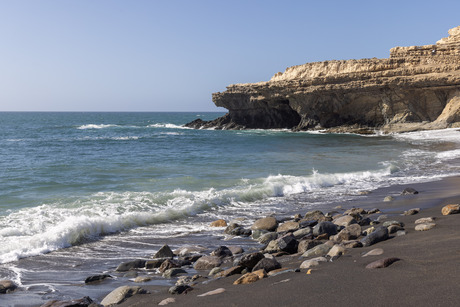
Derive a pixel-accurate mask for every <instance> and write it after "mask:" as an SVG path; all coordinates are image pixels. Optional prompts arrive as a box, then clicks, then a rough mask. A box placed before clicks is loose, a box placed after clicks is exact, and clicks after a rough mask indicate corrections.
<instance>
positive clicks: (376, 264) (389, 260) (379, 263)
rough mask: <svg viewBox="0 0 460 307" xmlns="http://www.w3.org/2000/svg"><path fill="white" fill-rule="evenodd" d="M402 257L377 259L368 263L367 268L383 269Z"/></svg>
mask: <svg viewBox="0 0 460 307" xmlns="http://www.w3.org/2000/svg"><path fill="white" fill-rule="evenodd" d="M399 260H401V259H399V258H384V259H379V260H377V261H374V262H371V263H369V264H368V265H366V269H381V268H386V267H387V266H389V265H391V264H393V263H395V262H396V261H399Z"/></svg>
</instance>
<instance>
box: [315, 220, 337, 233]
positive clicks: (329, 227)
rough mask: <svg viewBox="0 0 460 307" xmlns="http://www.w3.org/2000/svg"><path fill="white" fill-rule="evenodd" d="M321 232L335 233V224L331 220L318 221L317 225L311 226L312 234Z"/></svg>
mask: <svg viewBox="0 0 460 307" xmlns="http://www.w3.org/2000/svg"><path fill="white" fill-rule="evenodd" d="M322 234H328V235H329V236H333V235H335V234H337V225H335V224H334V223H332V222H327V221H325V222H320V223H319V224H318V225H316V226H315V227H313V235H314V236H319V235H322Z"/></svg>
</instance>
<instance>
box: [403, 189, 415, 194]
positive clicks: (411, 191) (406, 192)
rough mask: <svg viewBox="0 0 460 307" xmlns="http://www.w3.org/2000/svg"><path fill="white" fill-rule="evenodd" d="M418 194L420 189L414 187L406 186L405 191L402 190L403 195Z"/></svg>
mask: <svg viewBox="0 0 460 307" xmlns="http://www.w3.org/2000/svg"><path fill="white" fill-rule="evenodd" d="M414 194H418V191H417V190H415V189H413V188H405V189H404V191H402V193H401V195H414Z"/></svg>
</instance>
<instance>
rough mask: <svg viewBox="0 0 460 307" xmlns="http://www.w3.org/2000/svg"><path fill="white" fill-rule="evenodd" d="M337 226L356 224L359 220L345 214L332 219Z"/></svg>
mask: <svg viewBox="0 0 460 307" xmlns="http://www.w3.org/2000/svg"><path fill="white" fill-rule="evenodd" d="M332 222H333V223H334V224H336V225H337V226H349V225H351V224H356V223H357V221H356V220H355V219H354V218H353V217H352V216H351V215H344V216H341V217H339V218H336V219H335V220H333V221H332Z"/></svg>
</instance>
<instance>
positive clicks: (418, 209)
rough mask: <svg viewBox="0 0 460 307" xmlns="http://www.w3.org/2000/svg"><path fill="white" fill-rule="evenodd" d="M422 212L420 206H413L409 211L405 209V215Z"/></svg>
mask: <svg viewBox="0 0 460 307" xmlns="http://www.w3.org/2000/svg"><path fill="white" fill-rule="evenodd" d="M419 212H420V208H413V209H410V210H407V211H404V213H403V215H415V214H417V213H419Z"/></svg>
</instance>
